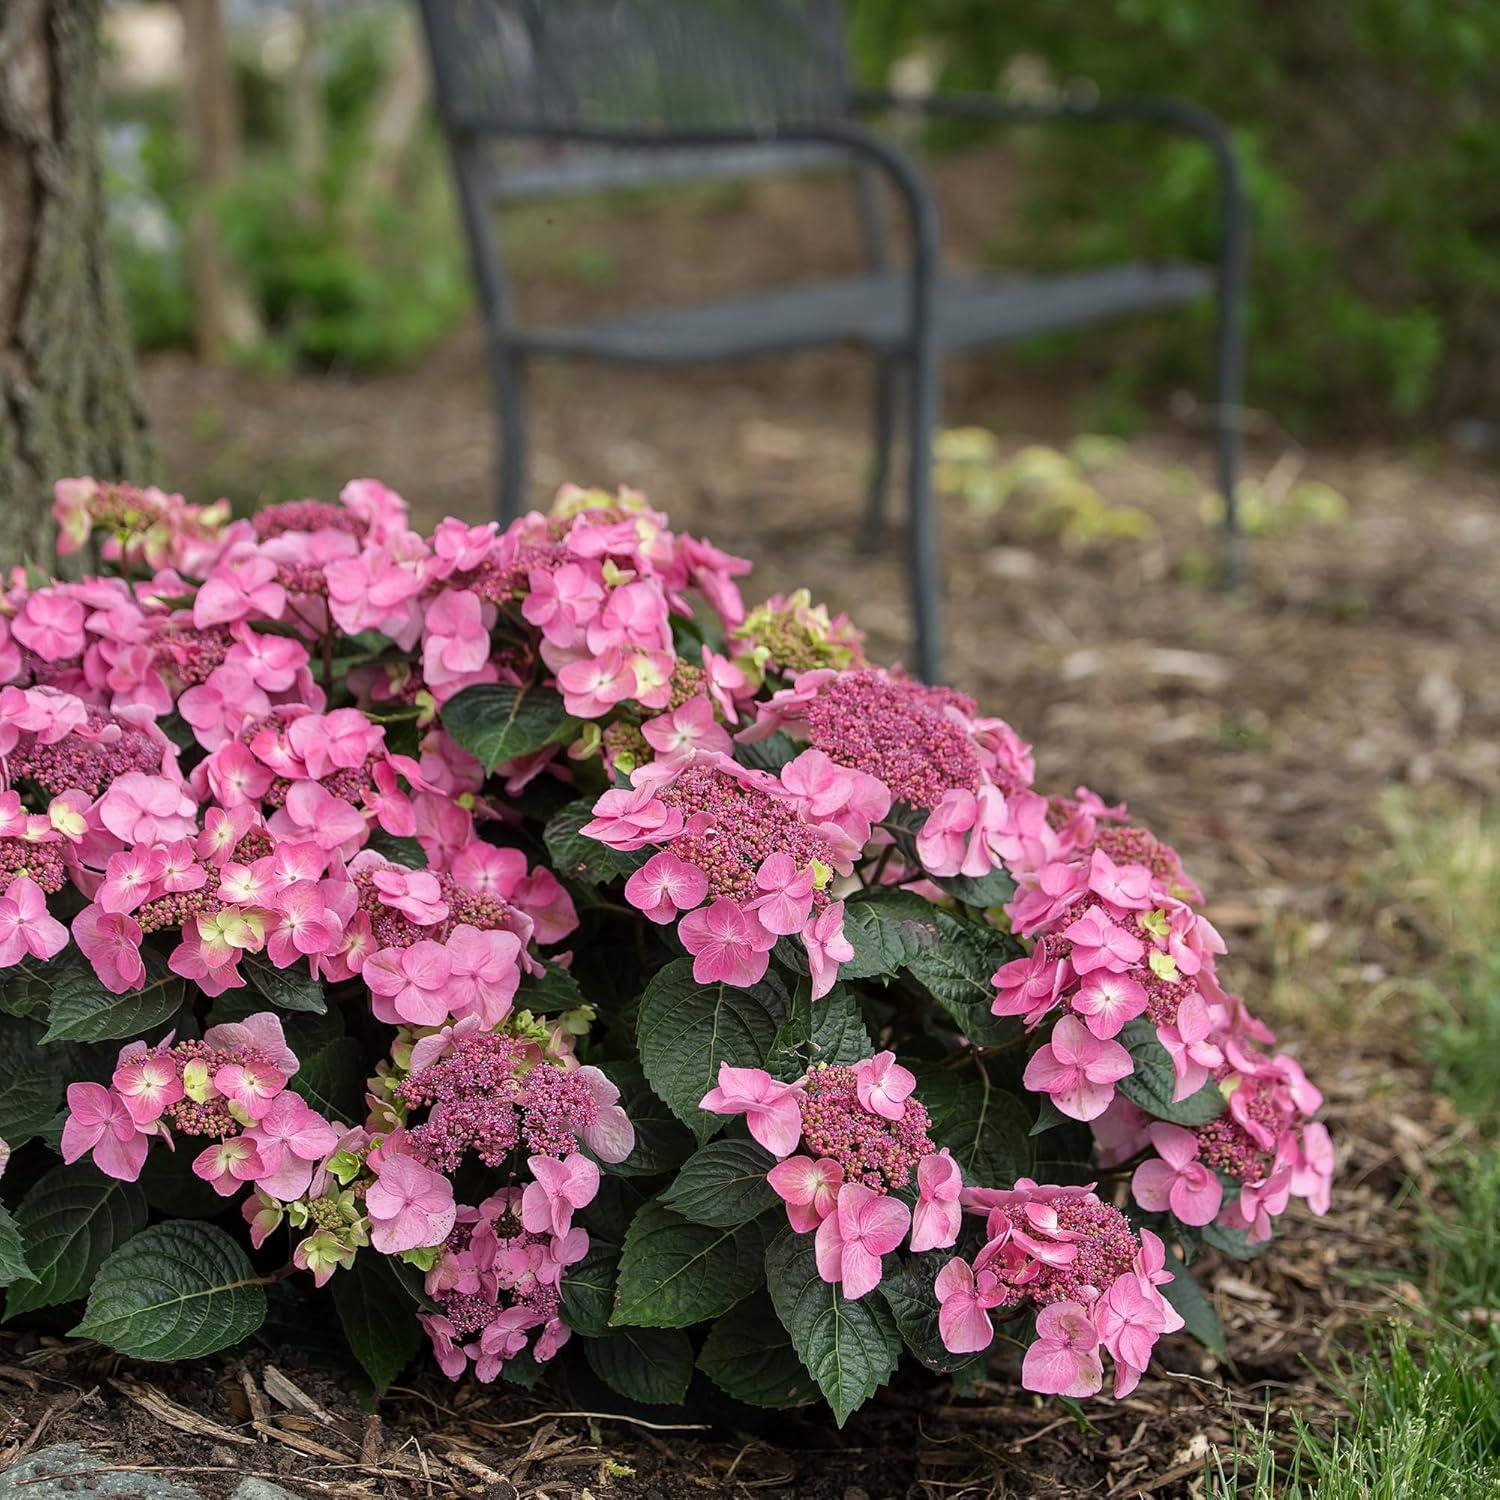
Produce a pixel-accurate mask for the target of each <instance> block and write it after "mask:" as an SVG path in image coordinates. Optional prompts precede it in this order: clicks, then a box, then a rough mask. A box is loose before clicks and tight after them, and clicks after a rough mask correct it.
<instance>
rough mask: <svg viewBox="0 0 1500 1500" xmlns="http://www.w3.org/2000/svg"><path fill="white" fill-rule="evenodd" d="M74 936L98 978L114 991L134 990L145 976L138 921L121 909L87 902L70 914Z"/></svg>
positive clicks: (120, 993)
mask: <svg viewBox="0 0 1500 1500" xmlns="http://www.w3.org/2000/svg"><path fill="white" fill-rule="evenodd" d="M73 940H74V942H76V943H77V944H78V946H79V948H80V949H81V950H82V952H83V956H84V957H85V958H86V959H88V961H89V963H90V964H92V965H93V969H94V973H95V974H97V975H98V976H99V982H100V983H101V984H102V985H103V986H104V987H105V988H106V989H107V990H109V991H111V992H112V993H113V994H116V995H123V994H124V993H125V991H126V990H133V989H134V988H135V987H136V986H137V985H138V984H139V983H140V982H141V980H142V979H144V978H145V977H146V965H145V962H144V961H143V960H142V958H141V924H140V923H139V922H137V921H136V919H135V918H134V917H132V916H128V915H126V914H125V913H123V912H115V913H110V912H106V911H105V910H104V908H103V907H102V906H99V905H90V906H85V907H84V909H83V910H82V911H81V912H79V913H78V915H77V916H76V917H74V918H73Z"/></svg>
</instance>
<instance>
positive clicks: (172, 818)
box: [99, 771, 198, 844]
mask: <svg viewBox="0 0 1500 1500" xmlns="http://www.w3.org/2000/svg"><path fill="white" fill-rule="evenodd" d="M197 811H198V809H197V805H196V804H195V803H194V802H193V799H192V798H191V797H190V796H188V794H187V792H186V791H185V790H184V789H183V787H181V786H180V785H178V783H177V782H175V781H168V780H167V778H166V777H165V776H148V775H146V773H145V772H144V771H127V772H126V773H125V774H124V775H123V776H120V777H118V778H116V780H114V781H113V782H111V783H110V787H109V790H108V791H107V792H105V794H104V795H103V796H102V797H101V798H100V799H99V821H100V822H101V823H103V824H104V826H105V827H106V828H107V829H109V831H110V832H111V833H112V834H114V836H115V837H116V838H117V839H122V840H124V842H125V843H127V844H157V843H170V842H171V841H172V840H173V839H182V838H191V837H193V836H194V835H196V834H197V832H198V822H197Z"/></svg>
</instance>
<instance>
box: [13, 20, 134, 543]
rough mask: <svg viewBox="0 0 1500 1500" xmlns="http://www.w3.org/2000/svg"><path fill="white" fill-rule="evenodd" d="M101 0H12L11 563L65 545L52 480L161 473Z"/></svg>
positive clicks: (126, 476) (110, 477)
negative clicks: (53, 535)
mask: <svg viewBox="0 0 1500 1500" xmlns="http://www.w3.org/2000/svg"><path fill="white" fill-rule="evenodd" d="M100 10H101V0H0V565H6V566H8V565H9V564H12V563H15V562H18V561H20V560H22V559H24V558H31V559H34V560H35V561H37V562H39V563H43V564H47V563H50V561H51V557H52V549H51V541H50V527H49V523H48V511H49V508H50V505H51V492H52V482H53V481H54V480H55V479H57V478H59V477H61V476H63V475H70V474H93V475H95V476H96V477H98V478H100V479H135V480H137V481H141V480H144V479H145V478H147V477H148V476H147V474H146V464H147V461H148V457H149V454H148V447H147V439H146V425H145V419H144V414H143V412H142V409H141V405H140V401H139V398H138V396H137V393H136V389H135V384H134V379H133V375H132V369H131V360H130V347H129V342H128V339H127V336H126V329H125V320H124V314H123V310H122V308H121V306H120V301H119V297H118V293H117V291H116V288H115V285H114V281H113V277H112V276H111V274H110V267H109V254H108V237H107V233H106V223H105V201H104V184H103V174H102V169H101V165H100V158H99V16H100Z"/></svg>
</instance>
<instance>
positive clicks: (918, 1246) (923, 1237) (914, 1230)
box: [911, 1146, 964, 1254]
mask: <svg viewBox="0 0 1500 1500" xmlns="http://www.w3.org/2000/svg"><path fill="white" fill-rule="evenodd" d="M963 1186H964V1174H963V1172H962V1171H961V1170H960V1169H959V1165H958V1163H957V1162H956V1161H954V1160H953V1157H952V1156H951V1155H950V1154H949V1152H948V1148H947V1147H946V1146H945V1147H944V1148H943V1149H942V1150H941V1151H933V1152H930V1153H929V1154H928V1155H926V1156H924V1157H923V1158H922V1160H921V1161H919V1162H918V1163H917V1206H916V1208H915V1209H914V1210H913V1212H912V1218H911V1248H912V1252H913V1254H917V1253H920V1252H921V1251H923V1250H946V1249H947V1248H948V1246H949V1245H951V1244H952V1243H953V1242H954V1241H955V1240H956V1239H957V1238H958V1227H959V1224H960V1222H961V1221H962V1218H963V1209H962V1207H961V1205H960V1203H959V1194H960V1193H962V1192H963Z"/></svg>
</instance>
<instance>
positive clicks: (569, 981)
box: [515, 959, 588, 1015]
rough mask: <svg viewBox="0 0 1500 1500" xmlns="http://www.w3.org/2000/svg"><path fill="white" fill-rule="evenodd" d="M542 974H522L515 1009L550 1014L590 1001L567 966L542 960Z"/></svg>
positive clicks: (537, 1013)
mask: <svg viewBox="0 0 1500 1500" xmlns="http://www.w3.org/2000/svg"><path fill="white" fill-rule="evenodd" d="M542 969H543V972H542V973H541V974H540V975H535V974H523V975H522V976H521V983H520V985H519V986H518V987H517V989H516V995H515V1008H516V1009H517V1010H529V1011H531V1012H533V1013H534V1014H536V1015H551V1014H552V1013H554V1012H556V1011H559V1010H573V1009H574V1008H575V1007H577V1006H580V1005H586V1004H587V1003H588V1002H587V1000H586V998H585V997H584V993H583V990H582V989H581V988H580V986H579V983H578V981H577V980H576V979H575V978H574V977H573V976H572V974H571V973H569V971H568V970H567V969H564V968H561V967H559V965H557V964H554V963H549V962H548V961H547V960H546V959H543V960H542Z"/></svg>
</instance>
